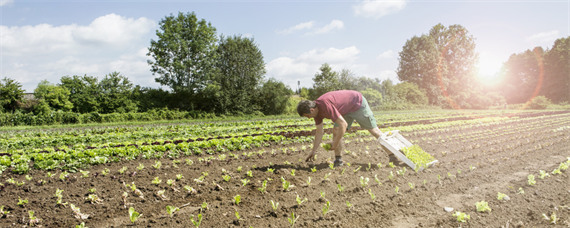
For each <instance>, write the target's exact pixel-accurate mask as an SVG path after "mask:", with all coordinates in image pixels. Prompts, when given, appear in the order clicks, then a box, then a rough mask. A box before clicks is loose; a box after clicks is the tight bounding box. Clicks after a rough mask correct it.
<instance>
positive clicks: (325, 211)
mask: <svg viewBox="0 0 570 228" xmlns="http://www.w3.org/2000/svg"><path fill="white" fill-rule="evenodd" d="M330 209H331V202H330V201H328V200H327V202H326V203H325V205H324V206H323V208H322V209H321V211H322V212H323V217H324V216H326V215H327V214H328V213H329V212H331V210H330Z"/></svg>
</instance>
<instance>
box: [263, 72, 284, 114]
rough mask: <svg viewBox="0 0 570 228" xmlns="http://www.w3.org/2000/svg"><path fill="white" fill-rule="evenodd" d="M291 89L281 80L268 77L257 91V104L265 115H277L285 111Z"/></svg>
mask: <svg viewBox="0 0 570 228" xmlns="http://www.w3.org/2000/svg"><path fill="white" fill-rule="evenodd" d="M292 94H293V91H292V90H291V89H290V88H289V87H287V86H286V85H285V84H284V83H283V82H280V81H277V80H275V79H274V78H270V79H269V80H267V81H266V82H265V83H263V86H262V87H261V89H260V91H259V99H258V101H257V102H258V105H259V107H261V112H263V114H265V115H278V114H282V113H283V112H285V110H286V109H287V104H288V102H289V96H291V95H292Z"/></svg>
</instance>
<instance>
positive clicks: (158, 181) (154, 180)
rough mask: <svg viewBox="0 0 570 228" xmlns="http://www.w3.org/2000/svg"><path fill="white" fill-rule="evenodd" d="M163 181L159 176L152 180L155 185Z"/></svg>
mask: <svg viewBox="0 0 570 228" xmlns="http://www.w3.org/2000/svg"><path fill="white" fill-rule="evenodd" d="M161 182H162V180H161V179H159V178H158V177H155V178H154V179H153V180H152V184H154V185H159V184H160V183H161Z"/></svg>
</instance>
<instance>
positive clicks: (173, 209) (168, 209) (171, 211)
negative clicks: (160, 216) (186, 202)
mask: <svg viewBox="0 0 570 228" xmlns="http://www.w3.org/2000/svg"><path fill="white" fill-rule="evenodd" d="M179 210H180V208H178V207H175V206H170V205H168V206H166V213H168V215H169V216H170V217H171V218H172V216H174V212H177V211H179Z"/></svg>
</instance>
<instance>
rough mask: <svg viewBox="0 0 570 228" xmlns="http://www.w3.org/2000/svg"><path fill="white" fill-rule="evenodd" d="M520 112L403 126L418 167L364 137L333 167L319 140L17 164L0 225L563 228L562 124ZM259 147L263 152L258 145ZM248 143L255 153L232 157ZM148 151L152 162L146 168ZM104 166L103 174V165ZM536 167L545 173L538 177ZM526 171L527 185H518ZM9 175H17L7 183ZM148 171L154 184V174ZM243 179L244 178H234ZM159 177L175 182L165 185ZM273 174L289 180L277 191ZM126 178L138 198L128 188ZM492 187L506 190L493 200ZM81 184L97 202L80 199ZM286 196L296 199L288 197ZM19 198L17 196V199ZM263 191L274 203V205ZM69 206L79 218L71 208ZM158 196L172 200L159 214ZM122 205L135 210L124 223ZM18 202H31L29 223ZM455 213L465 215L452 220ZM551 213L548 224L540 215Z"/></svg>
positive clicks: (568, 197)
mask: <svg viewBox="0 0 570 228" xmlns="http://www.w3.org/2000/svg"><path fill="white" fill-rule="evenodd" d="M565 115H569V114H565ZM565 115H562V116H563V117H565V118H567V117H566V116H565ZM551 118H560V116H559V115H558V116H557V115H553V116H552V117H551ZM527 119H528V120H525V121H522V122H517V124H520V125H524V126H528V127H522V128H520V127H516V125H515V126H514V127H512V126H509V124H508V123H506V124H503V125H484V124H479V125H476V124H474V126H473V127H472V128H457V127H455V128H454V127H448V128H443V129H440V130H437V131H435V130H421V131H415V132H407V133H402V134H403V135H404V136H405V137H406V138H408V139H410V140H411V141H412V142H413V143H415V144H418V145H420V146H421V147H422V148H423V149H424V150H425V151H427V152H429V153H431V154H432V155H433V156H434V157H435V158H436V159H437V160H438V161H439V162H438V163H436V165H434V166H433V167H430V168H428V169H426V170H423V171H420V172H414V171H413V170H411V169H409V167H407V169H405V168H406V166H405V165H404V164H403V163H400V162H398V161H397V160H396V159H395V158H394V157H393V156H389V155H388V153H386V152H385V151H384V150H383V149H382V148H381V147H380V146H379V144H378V143H377V142H376V141H374V140H372V137H371V136H369V135H364V136H357V137H353V138H348V139H346V140H345V148H344V149H345V152H344V153H343V159H344V161H345V164H344V165H343V166H342V167H337V168H334V169H332V168H330V167H329V164H328V163H327V162H328V161H329V160H330V158H331V157H332V154H331V152H325V151H323V150H322V149H320V150H319V154H318V157H317V161H316V162H314V163H306V162H304V159H305V158H306V156H307V155H308V153H309V152H310V149H308V148H309V147H310V146H309V145H310V143H305V144H288V145H272V146H271V147H264V148H256V149H251V150H246V151H239V152H233V153H234V154H235V155H237V156H236V157H239V158H235V157H232V156H229V152H227V153H226V154H227V155H228V156H226V157H225V158H223V159H221V158H220V157H219V156H218V154H215V155H211V156H213V157H214V158H215V159H214V160H212V161H209V162H206V161H204V159H205V158H207V157H209V156H210V155H202V156H190V157H180V158H176V159H167V158H163V159H137V160H134V161H123V162H120V163H110V164H105V165H99V166H94V167H91V168H90V169H89V171H90V173H89V174H88V177H82V176H83V174H82V173H79V172H78V173H71V174H69V175H68V176H67V178H65V179H63V180H62V179H60V174H61V171H52V172H51V174H54V175H53V176H51V177H48V175H47V172H44V171H37V170H34V171H32V172H31V173H29V174H28V175H29V177H31V180H28V179H26V177H25V176H24V175H15V174H12V173H10V172H4V174H2V176H1V180H2V184H3V186H2V187H1V188H0V206H4V208H3V210H4V211H8V212H9V213H8V214H6V215H4V216H3V217H2V218H0V226H1V227H22V226H31V225H35V226H38V227H73V226H75V225H79V224H81V223H85V225H86V226H88V227H125V226H135V227H193V226H194V224H193V223H192V221H191V218H192V217H193V218H194V220H197V219H198V214H201V215H202V218H203V219H202V221H201V224H200V226H201V227H289V226H291V224H290V222H289V219H291V217H292V214H293V213H294V215H295V217H296V218H297V220H296V223H295V224H294V225H295V226H296V227H459V226H461V227H570V176H569V171H568V170H566V171H562V173H561V174H552V173H551V172H552V171H553V170H554V169H556V168H558V166H559V164H560V163H562V162H565V161H567V160H568V159H569V158H568V157H570V128H569V127H568V126H567V125H566V126H558V125H548V124H546V125H543V124H542V123H543V122H544V121H545V120H549V119H548V118H534V117H529V118H527ZM550 120H553V121H554V122H555V121H556V119H550ZM555 123H556V122H555ZM513 129H514V130H513ZM303 147H304V149H303ZM260 151H264V153H263V154H261V155H258V154H260ZM249 152H255V154H254V153H251V154H253V155H251V156H249V157H248V156H245V155H243V154H244V153H249ZM186 159H190V160H192V164H188V163H187V160H186ZM201 160H202V161H201ZM157 161H160V163H161V166H160V167H159V168H155V167H153V166H154V165H156V162H157ZM389 162H392V163H393V164H394V167H390V166H389ZM141 164H142V165H144V168H143V169H139V168H140V167H141ZM124 167H126V171H125V172H124V173H122V174H121V173H120V172H119V170H121V169H122V168H124ZM105 169H108V170H109V171H110V172H109V174H106V175H104V172H103V170H105ZM268 169H269V170H273V171H272V172H271V171H268ZM539 170H544V171H546V172H548V173H549V176H547V177H545V178H544V179H541V178H540V174H539ZM248 171H251V177H250V176H248ZM206 173H207V176H205V174H206ZM293 174H294V175H293ZM531 174H532V175H534V176H535V179H536V184H534V185H529V183H528V176H529V175H531ZM177 175H181V176H182V178H181V179H177ZM181 176H178V177H181ZM224 176H225V177H226V178H227V177H228V176H229V177H230V179H229V180H228V181H226V180H224V178H223V177H224ZM200 177H202V178H200ZM10 178H13V180H15V181H16V183H18V182H20V183H21V182H24V184H23V185H20V186H18V185H17V184H10V183H8V182H7V181H6V180H8V179H10ZM156 178H158V179H159V180H161V182H160V183H158V184H153V183H152V182H153V180H155V179H156ZM367 178H368V180H369V181H368V182H367V183H366V179H367ZM199 179H202V180H201V181H200V180H199ZM245 179H247V180H249V182H248V183H247V184H245V186H243V182H242V180H245ZM168 180H175V182H174V183H171V185H169V184H168ZM264 180H267V186H266V190H265V191H264V192H262V191H261V190H259V189H260V188H261V187H262V183H263V181H264ZM283 180H286V181H287V182H289V183H290V184H291V185H292V186H291V187H289V189H287V190H284V187H283ZM309 180H310V183H309ZM133 183H134V184H135V185H136V188H137V189H138V190H140V192H142V197H140V196H139V195H137V194H135V193H134V192H133V191H132V189H131V188H130V187H128V186H130V185H132V184H133ZM184 186H190V187H192V188H194V189H195V192H192V191H190V192H189V191H187V190H186V189H185V188H184ZM57 189H60V190H63V192H62V202H64V203H67V204H66V205H58V204H57V203H56V202H57V197H56V196H55V193H56V190H57ZM161 190H164V194H163V195H160V194H158V192H159V191H161ZM499 192H500V193H504V194H506V195H508V197H507V198H508V200H505V199H503V200H498V199H497V195H498V193H499ZM125 193H126V197H124V194H125ZM91 194H96V195H97V197H98V198H99V201H96V202H91V200H89V199H88V196H89V195H91ZM237 195H239V196H240V197H241V202H240V203H239V204H236V203H235V200H234V197H235V196H237ZM297 197H299V198H300V199H305V198H306V201H305V202H302V203H301V204H299V203H298V202H297V200H296V199H297ZM19 199H22V200H24V199H27V200H28V203H27V204H23V205H18V202H19ZM271 201H273V202H274V203H279V205H278V207H277V208H276V209H273V208H272V204H271ZM479 201H486V202H488V204H489V207H490V208H491V209H492V211H490V212H477V210H476V207H475V203H476V202H479ZM327 202H328V203H329V205H330V206H329V210H328V211H326V210H325V209H326V205H327ZM204 203H207V208H202V205H203V204H204ZM71 204H74V205H75V206H76V207H78V208H80V211H81V213H82V214H84V215H85V216H88V218H85V219H81V218H77V214H76V213H74V212H73V211H72V209H71V206H70V205H71ZM167 206H174V207H178V208H179V210H178V211H176V212H174V213H173V214H172V215H169V214H168V213H167V211H166V207H167ZM129 207H133V208H134V209H135V210H136V211H137V212H139V213H141V214H142V215H141V216H140V218H138V219H137V220H136V221H135V222H134V223H133V222H131V220H130V219H129V212H128V208H129ZM446 209H447V210H448V211H446ZM29 211H34V212H35V214H34V216H35V217H37V218H38V220H37V221H35V223H34V222H32V223H31V222H30V218H29V214H28V212H29ZM457 211H460V212H464V213H466V214H468V215H470V219H469V220H467V221H466V222H464V223H462V222H458V221H457V219H456V217H454V216H453V214H454V213H455V212H457ZM236 212H237V214H238V215H239V217H240V218H239V219H238V218H237V216H236ZM325 212H326V213H325ZM553 214H555V216H556V220H555V222H556V223H555V224H554V223H552V222H551V221H552V220H547V219H546V218H545V215H546V216H547V217H548V218H549V219H550V218H551V216H552V215H553Z"/></svg>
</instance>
